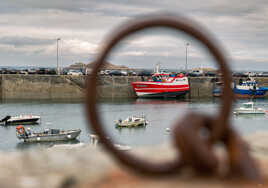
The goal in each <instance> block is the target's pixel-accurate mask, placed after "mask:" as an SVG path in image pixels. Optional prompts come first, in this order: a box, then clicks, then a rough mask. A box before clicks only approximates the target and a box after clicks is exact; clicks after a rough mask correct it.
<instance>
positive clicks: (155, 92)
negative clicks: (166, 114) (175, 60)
mask: <svg viewBox="0 0 268 188" xmlns="http://www.w3.org/2000/svg"><path fill="white" fill-rule="evenodd" d="M131 84H132V87H133V88H134V90H135V92H136V94H137V96H138V97H179V96H184V95H185V94H186V93H188V92H189V90H190V87H189V82H188V78H187V77H186V76H185V75H184V74H182V73H180V74H176V73H172V74H160V73H155V74H153V76H152V79H151V80H149V81H141V82H132V83H131Z"/></svg>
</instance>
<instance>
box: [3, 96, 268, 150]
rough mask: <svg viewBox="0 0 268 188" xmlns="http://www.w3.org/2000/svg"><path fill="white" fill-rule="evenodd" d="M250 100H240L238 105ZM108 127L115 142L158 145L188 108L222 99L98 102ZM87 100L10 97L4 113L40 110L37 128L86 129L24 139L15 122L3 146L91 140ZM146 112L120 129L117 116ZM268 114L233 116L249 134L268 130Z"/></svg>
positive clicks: (209, 106) (210, 108) (211, 106)
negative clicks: (65, 137)
mask: <svg viewBox="0 0 268 188" xmlns="http://www.w3.org/2000/svg"><path fill="white" fill-rule="evenodd" d="M243 102H247V100H241V101H237V102H236V104H235V105H236V106H239V105H241V103H243ZM255 102H256V104H257V106H259V107H262V108H265V109H267V110H268V100H256V101H255ZM98 106H99V112H100V114H101V116H102V122H103V125H104V129H105V131H106V132H107V134H108V136H109V137H111V138H112V139H113V140H114V142H115V143H118V144H126V145H130V146H131V147H135V146H140V145H156V144H161V143H163V142H166V141H169V139H170V133H168V132H167V131H166V128H170V127H172V124H174V122H175V121H176V120H178V119H181V118H182V117H183V116H184V115H185V114H186V113H187V112H188V111H201V112H204V113H208V114H216V113H218V109H219V107H220V102H219V100H205V101H200V100H192V101H187V100H159V99H157V100H152V99H147V100H145V99H137V100H130V101H125V100H124V101H102V102H100V103H99V104H98ZM84 110H85V107H84V103H83V102H55V101H9V102H2V103H1V108H0V117H5V116H6V115H19V114H37V115H40V116H41V122H40V124H39V125H29V126H25V127H30V128H32V129H33V130H36V131H38V130H43V129H45V128H61V129H74V128H80V129H81V130H82V132H81V135H80V137H79V138H78V140H76V141H73V142H67V143H66V142H63V143H44V144H41V143H32V144H29V143H24V142H23V141H22V140H18V139H17V137H16V128H15V126H7V127H5V126H0V150H2V151H14V150H17V149H26V148H35V147H50V146H53V145H55V144H75V143H79V142H80V143H85V144H89V143H90V138H89V136H88V135H89V134H91V133H92V131H90V130H88V128H87V127H86V126H87V120H86V118H85V116H84V114H85V111H84ZM142 113H143V114H145V115H146V118H147V119H148V121H149V124H148V125H147V126H146V127H141V128H122V129H117V128H115V125H114V120H118V119H119V118H122V119H125V118H127V117H128V116H130V115H141V114H142ZM267 120H268V115H250V116H245V115H243V116H232V121H233V124H234V125H235V128H236V129H237V130H238V131H239V132H240V133H242V134H244V135H247V134H251V133H254V132H258V131H268V124H267V122H268V121H267Z"/></svg>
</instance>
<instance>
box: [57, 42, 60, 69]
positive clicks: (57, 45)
mask: <svg viewBox="0 0 268 188" xmlns="http://www.w3.org/2000/svg"><path fill="white" fill-rule="evenodd" d="M59 40H60V38H57V74H59V72H60V71H59Z"/></svg>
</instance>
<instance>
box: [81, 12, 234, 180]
mask: <svg viewBox="0 0 268 188" xmlns="http://www.w3.org/2000/svg"><path fill="white" fill-rule="evenodd" d="M156 27H157V28H159V27H164V28H169V29H174V30H179V31H182V32H184V33H186V34H188V35H189V36H191V37H192V38H194V39H196V40H198V41H200V42H201V43H203V44H204V46H206V47H207V50H208V52H210V53H211V54H212V56H213V57H214V58H215V59H216V60H217V61H218V63H219V65H220V66H219V67H220V71H221V73H222V74H223V83H224V88H223V96H222V100H223V102H222V106H221V109H220V112H219V114H218V117H217V118H216V119H217V120H216V124H217V125H218V126H216V127H214V128H213V130H212V141H216V140H218V139H220V137H222V136H223V134H224V132H225V130H226V129H228V124H229V123H228V121H229V118H228V117H229V114H230V112H231V105H232V101H233V94H232V89H231V86H230V85H231V74H230V70H229V67H228V64H227V59H226V57H225V56H224V54H225V53H223V48H222V47H220V46H219V45H218V43H216V39H215V38H213V37H212V34H211V33H210V32H208V31H207V30H205V29H204V28H203V27H201V26H200V25H199V24H198V23H196V22H194V21H193V20H190V19H188V18H185V17H183V16H181V15H171V14H158V15H150V16H143V17H139V18H136V19H133V20H130V21H127V22H126V23H124V24H123V25H121V26H119V27H117V28H116V30H114V31H113V32H111V33H112V34H111V35H110V36H108V38H106V40H105V41H104V45H103V46H102V49H101V52H100V53H99V54H98V55H97V58H96V60H95V63H96V64H95V67H94V70H93V72H92V75H91V78H90V80H89V81H88V87H87V93H86V99H87V115H88V118H89V123H88V126H89V127H90V124H91V127H92V128H93V130H94V131H95V133H97V134H98V136H99V138H100V140H101V141H102V142H103V143H104V147H105V148H106V149H107V150H108V151H109V152H110V154H111V155H112V156H113V157H115V159H116V160H118V161H120V162H121V163H123V164H124V165H126V166H127V167H130V168H131V169H132V170H134V171H137V172H140V173H144V174H149V175H154V176H156V175H170V174H171V173H175V172H178V170H180V167H182V166H183V165H184V162H183V161H181V160H180V159H179V157H178V158H177V160H175V161H171V162H170V163H163V164H155V163H152V162H149V161H144V160H142V159H141V158H139V157H137V156H133V155H130V154H129V153H126V152H121V151H119V150H117V149H116V148H115V147H114V145H113V144H112V143H111V140H108V139H107V135H106V133H105V131H104V130H103V126H102V123H101V120H100V116H99V113H98V107H97V105H96V101H97V78H98V74H97V73H98V72H99V70H100V68H101V67H102V66H103V65H104V62H105V59H106V58H107V57H108V55H109V53H110V52H111V50H112V48H113V47H114V46H115V45H116V44H117V43H118V42H119V41H120V40H122V39H123V38H126V37H127V36H128V35H130V34H133V33H135V32H138V31H141V30H144V29H148V28H156Z"/></svg>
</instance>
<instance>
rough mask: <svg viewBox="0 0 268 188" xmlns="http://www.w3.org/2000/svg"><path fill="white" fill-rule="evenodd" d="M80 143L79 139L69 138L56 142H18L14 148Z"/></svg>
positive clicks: (48, 146) (22, 148)
mask: <svg viewBox="0 0 268 188" xmlns="http://www.w3.org/2000/svg"><path fill="white" fill-rule="evenodd" d="M78 143H80V141H79V140H77V139H75V140H69V141H56V142H19V143H17V145H16V148H17V149H19V150H24V149H32V148H50V147H54V146H60V145H74V144H78Z"/></svg>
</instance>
